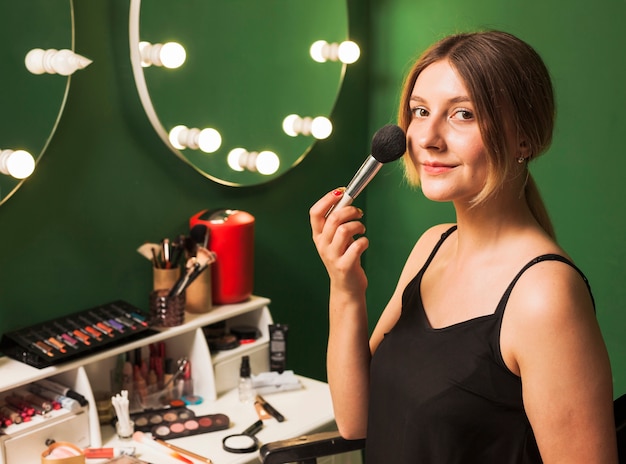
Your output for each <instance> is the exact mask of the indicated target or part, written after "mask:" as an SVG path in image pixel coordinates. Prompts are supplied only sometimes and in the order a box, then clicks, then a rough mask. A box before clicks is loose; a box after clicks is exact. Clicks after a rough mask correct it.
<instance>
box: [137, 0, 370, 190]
mask: <svg viewBox="0 0 626 464" xmlns="http://www.w3.org/2000/svg"><path fill="white" fill-rule="evenodd" d="M320 40H322V41H325V42H326V45H325V46H324V47H322V45H320V44H318V46H319V47H322V48H324V51H325V52H328V53H330V55H331V56H328V57H327V58H324V59H323V60H325V61H323V62H318V61H315V60H314V59H313V58H312V55H311V47H312V45H313V44H314V43H316V42H318V41H320ZM347 40H348V11H347V5H346V2H345V1H339V0H318V1H315V2H296V1H293V0H231V1H221V0H204V1H202V2H197V1H193V0H177V1H171V0H151V1H149V2H144V3H142V4H141V2H140V0H131V10H130V47H131V61H132V67H133V73H134V75H135V81H136V84H137V88H138V91H139V96H140V98H141V101H142V104H143V106H144V109H145V111H146V113H147V115H148V117H149V119H150V121H151V122H152V125H153V126H154V128H155V130H156V131H157V133H158V134H159V136H160V137H161V138H162V139H163V141H164V142H165V143H166V144H167V145H168V146H169V147H170V149H171V150H172V151H173V152H174V153H175V154H176V155H178V156H179V157H180V158H182V159H183V160H185V161H186V162H188V163H189V164H191V165H192V166H193V167H194V168H195V169H197V170H198V171H199V172H200V173H202V174H203V175H205V176H207V177H209V178H210V179H213V180H215V181H217V182H220V183H223V184H227V185H239V186H241V185H254V184H259V183H263V182H267V181H268V180H271V179H274V178H276V177H277V176H280V175H281V174H283V173H285V172H286V171H288V170H289V169H290V168H291V167H293V166H295V165H296V164H298V163H299V162H300V161H301V160H302V159H303V158H304V156H305V155H306V154H307V153H308V151H309V150H310V149H311V147H312V145H313V144H314V142H315V141H316V140H317V139H316V138H315V136H314V135H312V134H311V128H310V125H311V123H313V127H314V128H316V127H317V126H316V124H320V125H321V127H322V129H325V130H326V133H321V134H320V135H317V134H316V132H315V130H313V133H314V134H316V135H317V136H318V137H319V138H324V137H326V136H328V135H329V130H330V131H331V132H332V129H330V128H329V126H328V121H327V119H326V118H329V116H330V114H331V111H332V109H333V106H334V104H335V100H336V97H337V94H338V91H339V88H340V85H341V81H342V79H343V74H344V71H345V66H346V64H344V63H343V62H342V61H340V60H337V57H336V56H332V53H333V51H334V52H335V55H336V49H337V47H338V46H339V44H343V43H344V42H346V41H347ZM172 43H175V44H178V45H179V46H182V54H179V55H177V56H179V57H180V60H179V63H178V64H179V66H178V67H174V68H169V67H167V66H169V64H168V63H167V62H166V57H165V51H166V49H167V48H174V49H175V50H174V51H176V47H175V46H173V45H171V44H172ZM314 48H315V47H314ZM178 50H179V52H180V51H181V47H179V48H178ZM318 51H319V50H318ZM357 56H358V55H357ZM180 62H182V65H181V64H180ZM290 115H296V116H291V118H289V119H287V124H288V125H289V126H288V127H286V128H284V127H283V126H284V124H283V123H284V121H285V118H287V116H290ZM331 123H332V122H331ZM294 128H295V132H294ZM206 129H208V130H206ZM331 136H332V135H331ZM204 142H206V145H207V147H206V148H205V146H203V143H204Z"/></svg>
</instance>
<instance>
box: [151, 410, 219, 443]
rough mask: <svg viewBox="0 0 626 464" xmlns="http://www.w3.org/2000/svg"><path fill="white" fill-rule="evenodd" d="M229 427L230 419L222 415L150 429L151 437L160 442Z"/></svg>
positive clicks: (202, 417) (192, 419)
mask: <svg viewBox="0 0 626 464" xmlns="http://www.w3.org/2000/svg"><path fill="white" fill-rule="evenodd" d="M228 427H230V419H229V418H228V416H226V415H224V414H208V415H205V416H197V417H192V418H189V419H184V420H177V421H174V422H170V423H163V424H161V425H155V426H153V427H152V430H151V432H152V436H153V437H154V438H159V439H161V440H171V439H173V438H181V437H188V436H190V435H198V434H200V433H209V432H216V431H218V430H224V429H227V428H228Z"/></svg>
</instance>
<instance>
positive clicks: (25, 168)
mask: <svg viewBox="0 0 626 464" xmlns="http://www.w3.org/2000/svg"><path fill="white" fill-rule="evenodd" d="M34 170H35V158H33V155H31V154H30V153H28V152H27V151H25V150H2V151H0V172H1V173H2V174H6V175H9V176H13V177H15V178H16V179H25V178H26V177H28V176H30V175H31V174H32V173H33V171H34Z"/></svg>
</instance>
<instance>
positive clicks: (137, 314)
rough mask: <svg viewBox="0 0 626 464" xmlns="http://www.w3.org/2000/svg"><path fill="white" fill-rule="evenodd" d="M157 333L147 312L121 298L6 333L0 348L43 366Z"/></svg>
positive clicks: (19, 359)
mask: <svg viewBox="0 0 626 464" xmlns="http://www.w3.org/2000/svg"><path fill="white" fill-rule="evenodd" d="M153 333H156V331H155V330H153V329H151V328H150V320H149V316H148V315H147V314H146V313H144V312H143V311H142V310H140V309H139V308H137V307H135V306H133V305H131V304H130V303H127V302H125V301H122V300H118V301H114V302H111V303H107V304H103V305H100V306H97V307H94V308H90V309H87V310H84V311H80V312H78V313H75V314H72V315H69V316H64V317H61V318H57V319H54V320H50V321H46V322H43V323H40V324H36V325H34V326H31V327H27V328H25V329H20V330H16V331H14V332H9V333H6V334H4V335H3V336H2V341H1V343H0V351H2V352H3V353H4V354H6V355H7V356H9V357H11V358H13V359H16V360H17V361H21V362H23V363H26V364H29V365H31V366H33V367H36V368H39V369H41V368H44V367H48V366H52V365H55V364H59V363H62V362H66V361H69V360H71V359H76V358H80V357H82V356H88V355H91V354H93V353H95V352H97V351H101V350H104V349H108V348H110V347H111V346H115V345H119V344H122V343H128V342H129V341H132V340H136V339H139V338H142V337H145V336H148V335H151V334H153Z"/></svg>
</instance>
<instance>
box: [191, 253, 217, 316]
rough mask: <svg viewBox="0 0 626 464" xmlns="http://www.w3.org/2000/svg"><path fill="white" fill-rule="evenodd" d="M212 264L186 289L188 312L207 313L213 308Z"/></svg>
mask: <svg viewBox="0 0 626 464" xmlns="http://www.w3.org/2000/svg"><path fill="white" fill-rule="evenodd" d="M211 267H212V266H211V265H209V266H208V267H207V268H206V269H205V270H204V271H202V272H201V273H200V275H199V276H198V277H197V278H196V280H194V281H193V282H191V283H190V284H189V286H188V287H187V289H186V290H185V310H186V311H187V312H188V313H196V314H200V313H207V312H209V311H211V309H213V297H212V291H211V287H212V279H211Z"/></svg>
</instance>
